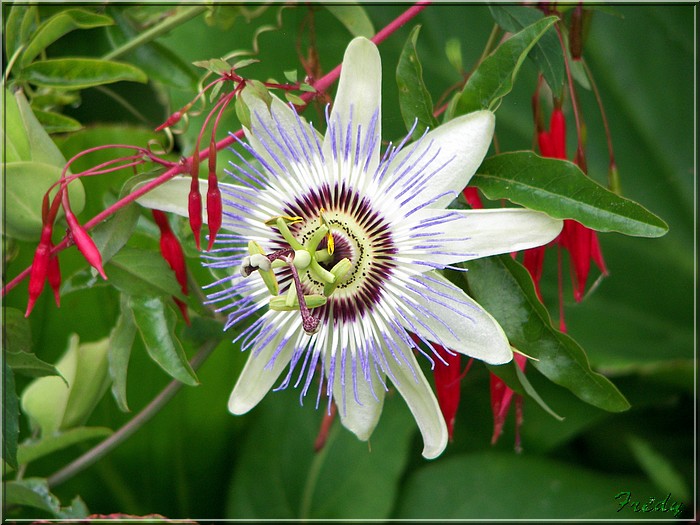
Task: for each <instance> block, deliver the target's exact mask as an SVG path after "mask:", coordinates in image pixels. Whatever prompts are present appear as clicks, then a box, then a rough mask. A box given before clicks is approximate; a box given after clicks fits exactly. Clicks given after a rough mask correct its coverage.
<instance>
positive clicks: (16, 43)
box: [4, 4, 39, 60]
mask: <svg viewBox="0 0 700 525" xmlns="http://www.w3.org/2000/svg"><path fill="white" fill-rule="evenodd" d="M38 18H39V17H38V9H37V6H36V5H26V4H24V5H23V4H12V7H11V8H10V12H9V13H8V15H7V20H6V22H5V28H4V33H5V56H6V57H7V59H8V60H10V59H11V58H12V57H13V55H14V54H15V53H16V52H17V50H18V49H19V48H20V46H23V45H25V44H26V43H27V41H28V40H29V38H30V37H31V36H32V34H33V33H34V29H35V27H36V20H37V19H38Z"/></svg>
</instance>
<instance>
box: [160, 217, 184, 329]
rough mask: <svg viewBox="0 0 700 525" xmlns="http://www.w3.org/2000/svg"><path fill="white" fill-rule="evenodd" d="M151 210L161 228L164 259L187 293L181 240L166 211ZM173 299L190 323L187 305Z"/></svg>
mask: <svg viewBox="0 0 700 525" xmlns="http://www.w3.org/2000/svg"><path fill="white" fill-rule="evenodd" d="M151 212H152V213H153V218H154V219H155V221H156V224H157V225H158V228H159V229H160V253H161V255H162V256H163V259H165V261H166V262H167V263H168V266H170V268H171V269H172V270H173V272H175V279H177V282H178V283H179V284H180V289H181V290H182V293H183V294H184V295H187V293H188V290H187V266H186V264H185V255H184V253H183V251H182V246H181V245H180V241H179V240H178V239H177V237H176V236H175V234H174V233H173V231H172V229H171V228H170V223H169V222H168V217H167V216H166V215H165V213H164V212H162V211H160V210H151ZM173 300H174V301H175V304H177V307H178V308H179V309H180V312H182V317H183V318H184V319H185V322H186V323H187V324H190V318H189V314H188V313H187V305H186V304H185V303H184V302H183V301H181V300H180V299H178V298H177V297H173Z"/></svg>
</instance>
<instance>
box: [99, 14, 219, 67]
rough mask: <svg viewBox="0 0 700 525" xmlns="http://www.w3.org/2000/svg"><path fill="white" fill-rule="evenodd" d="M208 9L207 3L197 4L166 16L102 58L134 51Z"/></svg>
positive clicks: (114, 56) (109, 58)
mask: <svg viewBox="0 0 700 525" xmlns="http://www.w3.org/2000/svg"><path fill="white" fill-rule="evenodd" d="M206 10H207V6H206V5H197V6H192V7H188V8H186V9H183V10H182V11H180V12H179V13H176V14H175V15H173V16H171V17H168V18H166V19H165V20H163V21H162V22H161V23H159V24H156V25H154V26H153V27H152V28H150V29H148V30H146V31H144V32H143V33H141V34H139V35H138V36H137V37H136V38H134V39H133V40H129V41H128V42H127V43H126V44H124V45H122V46H120V47H118V48H116V49H113V50H112V51H110V52H109V53H107V54H106V55H104V56H103V57H102V58H103V59H104V60H113V59H115V58H117V57H119V56H121V55H125V54H126V53H129V52H130V51H133V50H134V49H136V48H137V47H139V46H142V45H143V44H146V43H148V42H150V41H151V40H155V39H156V38H158V37H159V36H161V35H164V34H165V33H167V32H168V31H170V30H171V29H173V28H174V27H177V26H179V25H180V24H184V23H185V22H187V21H188V20H190V19H192V18H194V17H196V16H197V15H199V14H201V13H203V12H204V11H206Z"/></svg>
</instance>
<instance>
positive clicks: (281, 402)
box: [226, 390, 420, 521]
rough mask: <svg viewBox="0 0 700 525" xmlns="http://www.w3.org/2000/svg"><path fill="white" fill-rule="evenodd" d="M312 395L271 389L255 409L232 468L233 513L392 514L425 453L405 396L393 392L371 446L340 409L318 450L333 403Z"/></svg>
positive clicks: (383, 516) (229, 509)
mask: <svg viewBox="0 0 700 525" xmlns="http://www.w3.org/2000/svg"><path fill="white" fill-rule="evenodd" d="M347 401H348V403H350V402H354V400H350V399H348V400H347ZM313 403H314V402H313V400H310V399H308V398H307V401H306V403H305V404H304V406H300V405H299V394H298V392H294V391H289V390H288V391H283V392H275V393H271V394H268V396H267V398H266V399H264V400H263V401H262V402H261V404H260V405H259V406H258V407H257V408H256V409H255V411H256V417H255V418H249V420H248V421H249V424H248V425H247V426H248V428H249V432H248V434H247V436H246V439H245V441H244V442H243V443H241V445H240V450H239V455H238V457H239V458H240V461H239V463H238V465H236V468H235V470H234V471H233V480H232V483H231V486H230V489H229V499H228V502H227V515H226V517H227V518H232V519H272V520H275V521H278V520H281V519H291V520H299V519H301V520H302V521H304V520H322V521H329V520H335V519H341V520H342V519H345V520H348V519H350V520H361V519H373V520H381V519H386V518H389V517H390V512H391V510H392V508H393V506H394V502H395V500H396V494H397V492H398V490H399V487H400V484H401V479H402V476H403V473H404V469H405V468H406V463H407V460H408V458H409V457H410V456H411V454H412V453H414V454H416V455H420V449H419V448H418V447H419V445H418V443H414V442H413V441H414V440H413V438H414V436H415V434H416V430H417V427H416V425H415V422H414V420H413V417H412V416H411V414H410V412H409V411H408V409H407V407H406V405H405V403H403V400H402V399H401V398H400V396H396V395H387V398H386V400H385V405H384V411H383V414H382V417H381V419H380V421H379V424H378V425H377V428H376V429H375V430H374V432H373V434H372V438H371V441H370V443H371V447H370V446H368V444H367V443H365V442H362V441H359V440H358V439H357V438H356V437H355V436H354V435H353V434H352V433H351V432H349V431H348V430H346V429H345V428H344V427H343V426H342V425H341V424H340V421H339V420H338V418H337V417H336V420H335V422H334V423H333V426H332V427H331V429H330V432H329V435H328V439H327V441H326V443H325V446H324V447H323V449H322V450H321V451H319V452H317V453H314V448H313V443H314V438H315V437H316V434H317V432H318V428H319V425H320V423H321V418H322V417H323V414H324V412H325V410H326V405H325V402H322V403H321V406H320V407H319V409H318V410H315V409H314V407H313ZM270 429H275V431H274V432H271V431H270ZM280 436H283V438H282V439H280ZM414 446H415V448H414Z"/></svg>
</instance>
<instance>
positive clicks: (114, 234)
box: [92, 204, 140, 264]
mask: <svg viewBox="0 0 700 525" xmlns="http://www.w3.org/2000/svg"><path fill="white" fill-rule="evenodd" d="M139 216H140V208H139V207H138V206H136V205H135V204H129V205H127V206H125V207H124V208H121V209H120V210H119V211H117V212H116V213H115V214H114V215H112V216H111V217H110V218H109V219H107V220H106V221H104V222H101V223H100V224H98V225H97V226H95V228H94V229H93V230H92V240H93V241H95V245H96V246H97V249H98V250H100V253H101V254H102V264H106V263H107V262H108V261H109V260H110V259H112V257H113V256H114V255H115V254H116V253H118V252H119V250H121V249H122V248H123V247H124V245H125V244H126V243H127V241H128V240H129V239H130V238H131V235H132V234H133V233H134V230H135V229H136V223H137V222H138V220H139Z"/></svg>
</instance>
